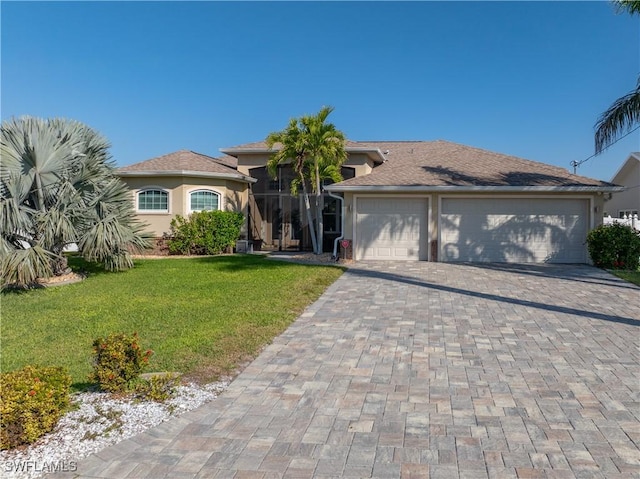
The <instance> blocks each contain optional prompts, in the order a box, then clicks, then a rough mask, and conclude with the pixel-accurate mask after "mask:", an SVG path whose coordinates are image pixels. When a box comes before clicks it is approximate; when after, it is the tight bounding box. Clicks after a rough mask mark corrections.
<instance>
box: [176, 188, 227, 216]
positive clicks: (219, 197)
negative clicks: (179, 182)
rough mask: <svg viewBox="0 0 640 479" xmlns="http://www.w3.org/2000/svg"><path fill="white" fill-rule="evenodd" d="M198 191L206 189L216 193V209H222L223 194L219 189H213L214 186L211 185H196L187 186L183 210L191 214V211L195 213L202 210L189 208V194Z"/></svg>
mask: <svg viewBox="0 0 640 479" xmlns="http://www.w3.org/2000/svg"><path fill="white" fill-rule="evenodd" d="M198 191H207V192H209V193H213V194H216V195H218V210H217V211H224V195H223V194H222V192H221V191H219V190H217V189H215V188H211V187H202V186H200V187H198V188H189V189H188V190H187V192H186V198H185V210H186V211H187V214H191V213H195V212H200V211H202V210H192V209H191V194H192V193H196V192H198Z"/></svg>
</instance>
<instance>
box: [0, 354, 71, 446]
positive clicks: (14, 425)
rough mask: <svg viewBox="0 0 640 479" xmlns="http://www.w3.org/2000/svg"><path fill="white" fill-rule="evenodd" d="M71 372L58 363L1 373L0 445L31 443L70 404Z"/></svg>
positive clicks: (56, 419)
mask: <svg viewBox="0 0 640 479" xmlns="http://www.w3.org/2000/svg"><path fill="white" fill-rule="evenodd" d="M70 387H71V376H69V374H67V372H66V370H64V369H63V368H58V367H38V366H25V367H24V368H22V369H19V370H17V371H12V372H9V373H2V374H0V449H11V448H13V447H16V446H20V445H23V444H31V443H33V442H35V441H36V440H37V439H38V438H40V437H41V436H43V435H44V434H46V433H48V432H50V431H51V430H52V429H53V428H54V427H55V425H56V424H57V423H58V420H59V419H60V417H61V416H62V414H63V413H64V412H65V410H66V409H67V407H68V406H69V388H70Z"/></svg>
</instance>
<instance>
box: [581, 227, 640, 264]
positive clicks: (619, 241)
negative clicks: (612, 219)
mask: <svg viewBox="0 0 640 479" xmlns="http://www.w3.org/2000/svg"><path fill="white" fill-rule="evenodd" d="M587 247H588V249H589V255H590V256H591V260H592V261H593V263H594V264H595V265H596V266H598V267H600V268H605V269H625V270H630V271H636V270H637V269H638V266H639V265H640V232H638V231H636V230H635V229H633V228H632V227H631V226H627V225H623V224H620V223H612V224H609V225H600V226H598V227H597V228H595V229H593V230H591V231H590V232H589V234H588V235H587Z"/></svg>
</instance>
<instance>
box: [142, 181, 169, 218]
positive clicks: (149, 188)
mask: <svg viewBox="0 0 640 479" xmlns="http://www.w3.org/2000/svg"><path fill="white" fill-rule="evenodd" d="M145 191H161V192H163V193H166V194H167V209H166V210H142V209H140V208H139V205H140V202H139V199H140V198H139V195H140V193H144V192H145ZM134 202H135V205H136V212H137V213H142V214H145V215H167V214H170V213H171V191H169V190H167V189H166V188H163V187H162V186H145V187H144V188H140V189H138V190H136V191H135V192H134Z"/></svg>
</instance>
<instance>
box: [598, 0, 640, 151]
mask: <svg viewBox="0 0 640 479" xmlns="http://www.w3.org/2000/svg"><path fill="white" fill-rule="evenodd" d="M613 4H614V6H615V7H616V10H617V11H618V12H627V13H629V14H630V15H637V14H640V1H638V0H615V1H614V2H613ZM638 123H640V77H638V82H637V83H636V88H635V90H632V91H631V92H629V93H627V94H626V95H624V96H623V97H620V98H618V99H617V100H616V101H615V102H613V104H612V105H611V106H610V107H609V108H608V109H607V111H605V112H604V113H603V114H602V115H600V118H599V119H598V121H597V123H596V125H595V128H596V133H595V147H596V148H595V149H596V154H599V153H602V152H603V151H604V150H605V149H607V148H608V147H609V146H611V145H612V144H613V143H614V142H615V141H616V140H617V139H618V138H619V137H620V135H622V134H624V133H628V132H630V131H631V130H632V129H633V128H634V127H635V126H636V125H637V124H638Z"/></svg>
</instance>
